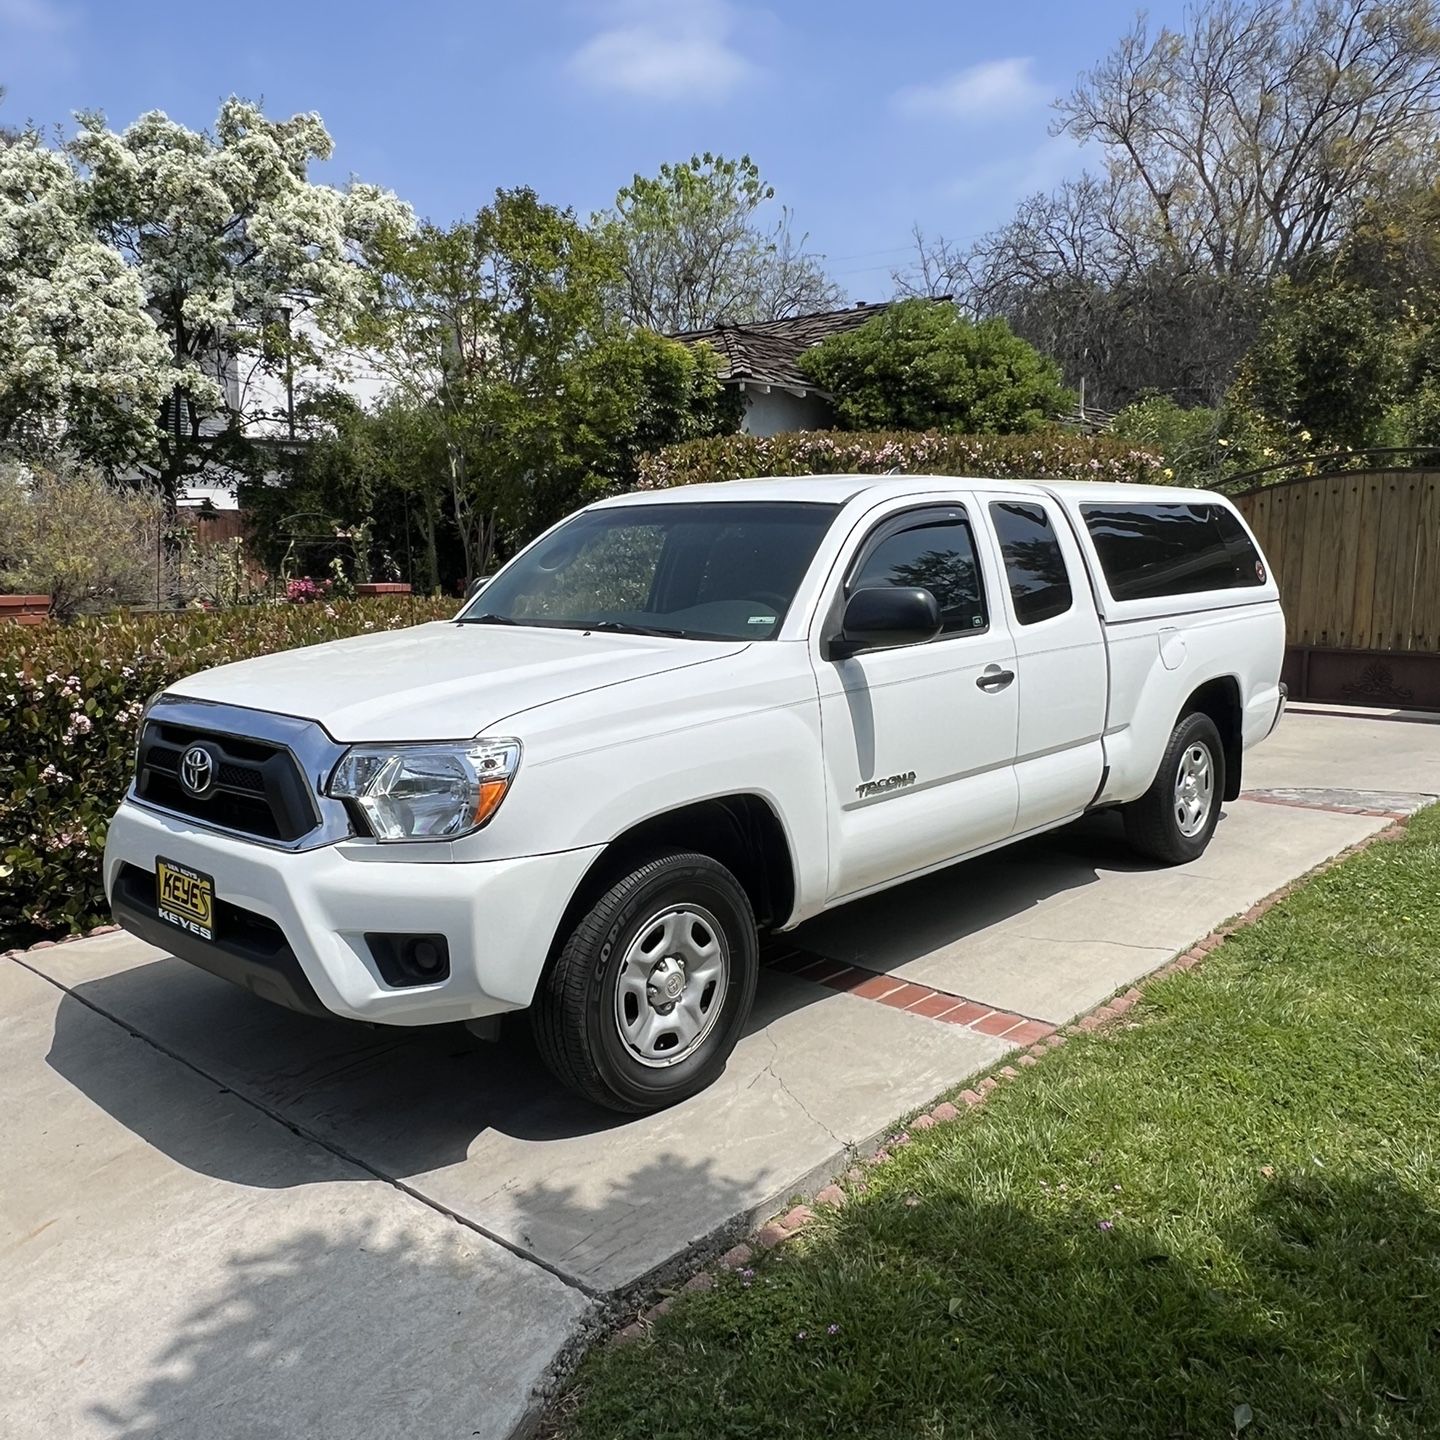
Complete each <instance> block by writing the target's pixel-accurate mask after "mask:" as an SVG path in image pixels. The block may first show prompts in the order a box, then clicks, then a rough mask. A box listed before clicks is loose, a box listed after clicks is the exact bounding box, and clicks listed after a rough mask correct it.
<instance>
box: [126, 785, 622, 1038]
mask: <svg viewBox="0 0 1440 1440" xmlns="http://www.w3.org/2000/svg"><path fill="white" fill-rule="evenodd" d="M599 853H600V847H598V846H597V847H589V848H586V849H581V850H565V851H561V852H559V853H557V854H551V855H530V856H525V857H522V858H520V859H512V860H491V861H479V862H469V863H460V862H455V863H449V864H447V863H443V862H436V861H424V862H416V861H409V860H406V859H405V858H404V856H403V854H402V853H401V852H400V847H395V846H382V845H379V844H376V843H375V842H372V841H351V842H345V843H342V844H339V845H328V846H323V847H321V848H319V849H315V850H307V851H285V850H277V849H273V848H270V847H268V846H265V845H259V844H256V843H254V842H253V841H247V840H244V839H241V838H238V837H232V836H228V835H222V834H217V833H215V832H212V831H206V830H199V829H195V828H193V827H191V826H188V825H187V824H186V823H185V821H184V820H183V818H180V817H171V816H168V815H164V814H159V813H157V812H155V811H152V810H149V809H146V808H144V807H142V806H139V805H136V804H133V803H132V802H130V801H128V800H127V801H126V802H125V803H124V804H123V805H121V807H120V809H119V811H118V813H117V814H116V816H115V819H114V820H113V821H112V822H111V825H110V832H109V836H108V838H107V840H106V844H105V893H106V895H107V897H109V899H110V901H111V904H112V907H113V908H114V912H115V918H116V920H117V921H118V922H119V923H120V924H121V925H122V926H123V927H124V928H125V929H127V930H129V931H131V932H133V933H134V934H136V935H139V936H140V938H141V939H144V940H147V941H150V942H151V943H152V944H155V945H158V946H160V947H161V948H163V949H166V950H169V951H170V952H171V953H172V954H174V955H178V956H179V957H180V958H181V959H183V960H189V961H191V963H193V964H197V965H200V966H201V967H202V968H204V969H206V970H209V971H211V972H212V973H214V974H218V975H223V976H224V977H225V978H227V979H230V980H234V981H236V982H237V983H239V984H242V985H245V986H246V987H247V988H249V989H251V990H254V991H255V993H257V994H259V995H263V996H265V997H266V998H268V999H272V1000H275V1001H278V1002H279V1003H281V1004H285V1005H288V1006H290V1007H291V1008H293V1009H300V1010H307V1011H312V1012H324V1011H328V1012H330V1013H332V1014H336V1015H343V1016H347V1017H348V1018H350V1019H353V1020H365V1021H370V1022H374V1023H380V1024H388V1025H431V1024H441V1023H444V1022H447V1021H454V1020H470V1019H477V1018H480V1017H482V1016H486V1015H497V1014H500V1013H502V1012H504V1011H506V1010H516V1009H520V1008H522V1007H524V1006H526V1005H528V1004H529V1003H530V1001H531V999H532V998H533V996H534V993H535V985H536V983H537V981H538V980H539V978H540V972H541V970H542V969H543V968H544V965H545V959H546V956H547V955H548V954H549V951H550V945H551V942H552V940H553V939H554V936H555V932H556V929H557V927H558V925H559V923H560V918H561V916H562V915H563V914H564V911H565V907H566V906H567V905H568V904H569V902H570V898H571V896H572V895H573V894H574V893H575V889H576V887H577V886H578V885H579V883H580V881H581V879H582V878H583V877H584V875H585V872H586V871H587V870H588V869H589V867H590V864H591V862H592V861H593V860H594V859H595V857H596V856H597V855H598V854H599ZM159 856H164V857H165V858H167V859H170V860H175V861H178V862H180V863H181V864H184V865H188V866H191V867H192V868H194V869H196V870H200V871H203V872H205V873H206V874H209V875H211V876H213V877H214V881H215V893H216V897H217V899H218V900H220V901H222V902H225V904H226V905H228V906H230V907H236V908H238V909H239V910H240V911H243V912H247V913H248V914H250V915H253V916H255V917H259V918H260V920H261V921H262V922H269V923H268V925H267V924H264V923H260V924H251V923H250V922H249V921H242V923H241V925H240V927H239V928H238V929H236V928H235V927H233V926H232V933H231V934H229V935H228V936H227V934H226V927H225V925H224V924H223V919H222V924H221V926H220V928H219V931H218V933H217V939H216V941H215V942H210V941H205V940H202V939H200V938H198V937H197V936H194V935H189V934H187V933H186V932H184V931H181V930H178V929H176V928H174V927H173V926H170V925H168V924H166V923H165V922H164V921H162V920H160V919H159V918H158V916H157V915H156V913H155V909H154V904H153V895H152V898H151V899H150V900H149V902H148V903H147V900H146V892H145V889H144V887H143V885H141V884H140V883H138V881H137V879H136V874H135V872H140V873H141V874H143V875H153V874H154V871H155V861H156V858H157V857H159ZM123 867H134V869H133V870H129V869H126V870H125V873H124V876H123V878H122V868H123ZM367 931H371V932H373V931H382V932H424V933H437V934H443V935H444V936H445V937H446V938H447V940H448V941H449V946H450V973H449V975H448V976H447V977H446V978H445V979H443V980H441V981H439V982H437V983H435V984H430V985H414V986H406V987H396V986H392V985H388V984H386V983H385V981H384V980H383V979H382V977H381V974H380V971H379V969H378V967H377V965H376V962H375V959H374V957H373V956H372V955H371V953H370V947H369V945H368V944H367V943H366V940H365V934H366V932H367ZM276 932H278V933H276Z"/></svg>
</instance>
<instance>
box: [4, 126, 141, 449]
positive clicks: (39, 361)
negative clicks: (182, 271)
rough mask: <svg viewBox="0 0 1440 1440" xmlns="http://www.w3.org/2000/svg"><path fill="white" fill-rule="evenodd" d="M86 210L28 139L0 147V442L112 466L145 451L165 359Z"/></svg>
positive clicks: (39, 145)
mask: <svg viewBox="0 0 1440 1440" xmlns="http://www.w3.org/2000/svg"><path fill="white" fill-rule="evenodd" d="M85 208H86V206H85V196H84V192H83V187H82V185H81V183H80V179H79V177H78V175H77V174H76V172H75V169H74V167H73V166H72V165H71V163H70V162H69V160H68V159H67V157H66V156H64V155H63V154H61V153H59V152H58V151H55V150H52V149H51V148H49V147H48V146H47V145H45V144H44V143H43V141H42V140H41V138H40V137H39V136H38V135H37V134H36V133H35V132H33V131H29V132H26V133H24V134H21V135H18V136H15V137H13V139H11V140H10V141H9V142H8V143H7V142H6V141H3V140H0V444H3V445H5V446H6V447H7V448H11V449H15V450H18V451H21V452H24V453H29V454H40V455H45V454H50V453H53V452H54V451H55V450H56V449H58V448H59V446H60V445H61V444H62V443H66V442H68V443H69V444H71V445H72V446H74V447H75V448H76V449H79V450H81V451H83V452H84V453H86V454H87V455H89V456H90V457H91V458H93V459H95V460H96V461H98V462H99V463H101V464H103V465H107V466H113V465H117V464H123V463H125V462H126V461H127V460H129V459H131V458H133V457H134V456H136V455H141V454H152V453H153V450H154V437H155V426H156V419H157V417H158V416H159V414H160V407H161V404H162V403H163V400H164V397H165V393H166V388H167V384H168V380H167V368H168V355H167V351H166V347H165V344H164V341H163V339H162V338H161V336H160V334H159V333H158V331H157V330H156V327H155V322H154V320H153V319H152V318H151V317H150V315H148V314H147V313H146V309H145V292H144V289H143V287H142V284H141V277H140V275H139V273H138V271H136V270H135V269H133V268H132V267H130V266H128V265H126V264H125V262H124V260H123V259H122V258H121V256H120V255H119V254H118V253H117V252H116V251H115V250H114V249H113V248H112V247H110V246H109V245H106V244H103V243H101V242H100V241H98V240H97V239H96V238H95V235H94V233H93V231H91V230H90V228H89V226H88V224H87V223H86V217H85Z"/></svg>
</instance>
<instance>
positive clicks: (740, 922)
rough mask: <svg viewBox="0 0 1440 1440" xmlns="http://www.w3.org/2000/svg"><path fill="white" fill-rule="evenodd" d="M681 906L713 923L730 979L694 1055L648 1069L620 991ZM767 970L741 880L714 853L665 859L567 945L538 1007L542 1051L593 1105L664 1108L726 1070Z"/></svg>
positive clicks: (589, 918) (608, 901)
mask: <svg viewBox="0 0 1440 1440" xmlns="http://www.w3.org/2000/svg"><path fill="white" fill-rule="evenodd" d="M677 905H696V906H699V907H702V908H703V910H704V911H706V912H708V914H709V915H710V916H713V917H714V919H715V921H716V924H717V928H718V930H719V932H720V934H719V936H718V937H717V938H718V939H719V940H720V942H721V944H722V946H723V947H724V949H725V950H726V952H727V955H728V980H727V984H726V988H725V991H724V993H723V996H721V997H712V1003H714V1002H715V999H718V1000H719V1006H720V1008H719V1010H718V1012H717V1013H716V1015H715V1016H714V1018H713V1019H710V1018H708V1017H707V1021H706V1024H707V1026H708V1029H706V1030H705V1031H704V1033H703V1034H702V1035H701V1036H700V1037H699V1038H698V1040H697V1042H696V1043H695V1048H694V1049H693V1051H691V1053H689V1054H687V1055H685V1057H684V1058H683V1059H678V1060H676V1061H674V1062H668V1061H664V1060H663V1059H658V1060H653V1061H652V1062H651V1063H649V1064H647V1063H646V1062H645V1061H643V1060H642V1059H640V1058H638V1057H637V1055H636V1054H635V1053H633V1052H632V1050H631V1049H630V1048H629V1046H628V1044H627V1041H626V1039H625V1037H624V1036H623V1035H622V1033H621V1028H620V1017H619V1015H618V1013H617V998H616V991H617V987H618V986H619V983H620V976H621V971H622V969H624V968H625V964H626V956H627V952H628V951H629V950H630V947H631V946H632V945H634V944H636V942H637V941H639V940H641V939H642V937H643V936H644V934H645V931H646V930H648V929H651V927H653V926H654V925H656V924H657V923H659V922H658V921H657V917H658V916H660V915H661V914H662V913H663V912H664V911H665V910H666V907H668V906H677ZM632 963H634V962H633V961H632ZM645 963H648V957H646V962H645ZM759 968H760V957H759V941H758V937H757V935H756V931H755V915H754V912H753V911H752V909H751V907H750V900H749V897H748V896H747V895H746V893H745V890H744V888H743V887H742V886H741V884H740V882H739V881H738V880H736V878H735V877H734V876H733V875H732V874H731V873H730V872H729V871H728V870H727V869H726V868H725V867H724V866H723V865H721V864H720V863H719V862H718V861H716V860H712V859H711V858H710V857H709V856H708V855H700V854H696V853H691V852H672V853H667V854H662V855H658V856H656V857H655V858H654V859H653V860H650V861H648V862H647V863H646V864H644V865H641V866H639V867H638V868H637V869H635V870H633V871H631V873H630V874H628V875H626V876H625V877H624V878H623V879H621V880H618V881H616V883H615V884H613V885H611V886H610V888H609V889H608V890H606V891H605V893H604V894H603V895H601V896H600V897H599V898H598V899H597V900H596V901H595V903H594V904H593V905H592V906H591V907H590V909H589V910H588V911H587V912H586V913H585V915H583V916H582V917H581V919H580V922H579V923H578V924H577V925H576V926H575V928H574V930H573V931H572V932H571V933H570V935H569V936H568V937H567V938H566V939H565V941H564V943H563V945H562V946H561V949H560V953H559V954H558V955H557V956H556V957H555V960H554V963H553V964H552V965H551V966H550V968H549V970H548V972H547V973H546V975H545V977H544V979H543V980H542V981H541V983H540V988H539V990H538V992H537V993H536V996H535V1001H534V1004H533V1005H532V1006H531V1011H530V1013H531V1023H532V1026H533V1029H534V1032H535V1042H536V1045H537V1046H538V1047H539V1050H540V1054H541V1056H542V1057H543V1058H544V1060H545V1063H546V1064H547V1065H548V1066H549V1067H550V1069H551V1070H552V1071H553V1072H554V1073H555V1075H556V1077H557V1078H558V1079H559V1080H560V1081H561V1082H562V1083H563V1084H565V1085H567V1086H568V1087H569V1088H570V1089H571V1090H573V1091H575V1092H576V1093H577V1094H579V1095H583V1096H584V1097H585V1098H586V1099H587V1100H592V1101H594V1103H595V1104H597V1105H603V1106H605V1107H606V1108H607V1109H610V1110H621V1111H625V1112H627V1113H630V1114H644V1113H647V1112H649V1111H653V1110H662V1109H664V1108H665V1107H666V1106H668V1105H674V1104H677V1103H678V1102H679V1101H681V1100H684V1099H687V1098H688V1097H689V1096H691V1095H694V1094H696V1093H697V1092H698V1091H700V1090H703V1089H705V1087H706V1086H707V1085H709V1084H711V1083H712V1082H713V1081H714V1080H715V1079H716V1078H717V1077H718V1076H719V1074H720V1072H721V1071H722V1070H724V1068H725V1062H726V1060H727V1059H729V1057H730V1052H731V1051H732V1050H733V1049H734V1048H735V1045H736V1042H737V1041H738V1040H739V1039H740V1034H741V1031H742V1029H743V1028H744V1025H745V1022H746V1020H747V1019H748V1018H749V1016H750V1007H751V1005H752V1004H753V1003H754V999H755V981H756V976H757V975H758V973H759ZM707 993H709V992H707ZM620 1003H623V997H622V1002H620Z"/></svg>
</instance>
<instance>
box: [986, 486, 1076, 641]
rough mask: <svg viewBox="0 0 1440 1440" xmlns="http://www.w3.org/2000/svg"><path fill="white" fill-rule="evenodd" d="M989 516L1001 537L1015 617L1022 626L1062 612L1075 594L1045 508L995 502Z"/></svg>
mask: <svg viewBox="0 0 1440 1440" xmlns="http://www.w3.org/2000/svg"><path fill="white" fill-rule="evenodd" d="M990 518H991V520H992V521H993V522H994V524H995V533H996V535H998V536H999V537H1000V553H1001V555H1003V556H1004V557H1005V578H1006V580H1007V581H1008V582H1009V585H1010V598H1011V600H1013V601H1014V603H1015V618H1016V619H1017V620H1018V621H1019V622H1020V623H1021V624H1022V625H1033V624H1035V623H1036V621H1038V620H1052V619H1054V617H1055V616H1056V615H1063V614H1064V613H1065V612H1066V611H1067V610H1068V609H1069V608H1070V606H1071V604H1072V603H1073V602H1074V598H1075V597H1074V596H1073V595H1072V594H1071V592H1070V574H1069V572H1068V571H1067V570H1066V568H1065V556H1064V553H1063V552H1062V551H1061V549H1060V542H1059V540H1058V539H1056V537H1055V530H1054V527H1053V526H1052V525H1051V524H1050V517H1049V516H1048V515H1047V514H1046V513H1045V510H1044V507H1043V506H1040V505H1019V504H1013V505H1012V504H1009V503H1006V504H1003V505H1002V504H1000V503H998V502H997V503H995V504H993V505H991V507H990Z"/></svg>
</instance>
